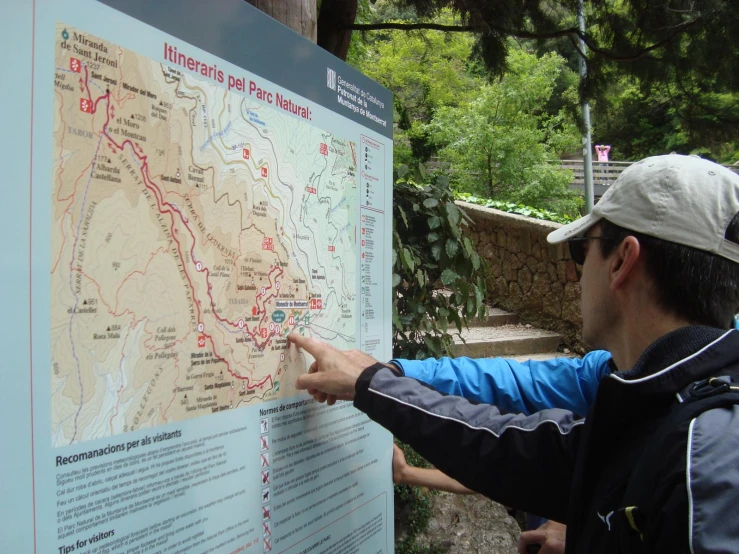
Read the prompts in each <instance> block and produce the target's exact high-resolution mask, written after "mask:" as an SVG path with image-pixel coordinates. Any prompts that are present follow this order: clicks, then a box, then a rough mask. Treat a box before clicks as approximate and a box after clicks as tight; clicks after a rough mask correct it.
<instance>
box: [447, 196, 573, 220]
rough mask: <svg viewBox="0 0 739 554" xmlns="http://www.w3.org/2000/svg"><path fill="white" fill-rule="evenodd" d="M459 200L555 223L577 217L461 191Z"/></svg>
mask: <svg viewBox="0 0 739 554" xmlns="http://www.w3.org/2000/svg"><path fill="white" fill-rule="evenodd" d="M455 197H456V198H457V199H458V200H463V201H465V202H469V203H470V204H478V205H480V206H485V207H486V208H495V209H496V210H500V211H503V212H508V213H511V214H518V215H523V216H526V217H533V218H535V219H544V220H546V221H554V222H555V223H564V224H567V223H571V222H573V221H575V219H576V218H573V217H570V216H569V215H562V214H559V213H556V212H552V211H549V210H541V209H539V208H533V207H531V206H526V205H525V204H514V203H513V202H503V201H501V200H490V199H489V198H480V197H478V196H475V195H473V194H467V193H464V192H460V193H457V194H455Z"/></svg>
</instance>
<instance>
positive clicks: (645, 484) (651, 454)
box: [614, 377, 739, 540]
mask: <svg viewBox="0 0 739 554" xmlns="http://www.w3.org/2000/svg"><path fill="white" fill-rule="evenodd" d="M678 396H679V398H680V399H681V402H680V403H676V404H675V405H674V406H673V407H672V409H671V411H670V413H669V414H668V415H667V417H666V418H665V419H664V420H663V421H662V423H661V424H660V425H659V426H658V427H657V429H656V431H655V432H654V433H653V434H652V435H651V436H650V440H649V442H648V443H647V445H646V447H645V448H644V450H643V452H642V454H641V455H640V456H639V459H638V461H637V464H636V466H635V467H634V471H633V472H632V474H631V477H630V478H629V485H628V488H627V490H626V494H625V495H624V498H625V499H626V501H627V503H629V504H631V505H629V506H625V507H623V508H621V509H619V510H616V511H615V512H614V517H618V518H622V519H623V520H624V522H625V524H626V526H627V527H628V528H630V529H632V530H633V531H634V532H635V533H637V534H638V535H639V538H640V539H641V540H644V535H643V534H644V530H645V529H646V523H647V514H649V513H651V512H652V502H653V500H654V492H655V485H656V483H658V482H659V474H660V472H661V469H662V468H661V466H660V464H659V463H657V460H660V459H661V458H662V456H663V455H664V452H666V451H667V450H668V446H669V445H670V444H671V442H672V441H674V440H675V433H676V432H677V431H678V430H679V429H680V428H681V427H682V426H683V425H684V424H685V423H689V422H690V421H692V420H693V419H695V418H696V417H698V416H699V415H701V414H702V413H704V412H707V411H709V410H713V409H716V408H722V407H725V406H732V405H735V404H736V405H739V384H738V383H735V382H732V381H731V379H730V378H727V377H711V378H709V379H703V380H701V381H697V382H695V383H692V384H691V385H689V386H688V387H686V388H685V389H684V390H683V391H682V392H681V393H680V394H679V395H678Z"/></svg>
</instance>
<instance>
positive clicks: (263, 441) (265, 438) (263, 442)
mask: <svg viewBox="0 0 739 554" xmlns="http://www.w3.org/2000/svg"><path fill="white" fill-rule="evenodd" d="M259 442H260V445H259V447H260V450H261V451H262V452H266V451H267V450H269V435H262V436H261V437H259Z"/></svg>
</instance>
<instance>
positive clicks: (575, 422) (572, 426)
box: [368, 388, 585, 438]
mask: <svg viewBox="0 0 739 554" xmlns="http://www.w3.org/2000/svg"><path fill="white" fill-rule="evenodd" d="M368 390H369V392H371V393H373V394H376V395H378V396H382V397H384V398H387V399H389V400H392V401H394V402H397V403H399V404H403V405H404V406H408V407H409V408H414V409H416V410H418V411H421V412H423V413H425V414H428V415H430V416H432V417H437V418H439V419H444V420H447V421H454V422H456V423H459V424H461V425H464V426H465V427H468V428H469V429H472V430H473V431H486V432H488V433H490V434H491V435H493V436H494V437H495V438H500V435H502V434H503V433H504V432H505V431H507V430H508V429H517V430H519V431H523V432H530V431H535V430H536V429H538V428H539V426H541V425H543V424H544V423H552V424H554V425H555V426H556V427H557V430H558V431H559V433H560V435H568V434H569V433H570V431H572V430H573V429H574V428H575V427H577V426H579V425H582V424H584V423H585V420H584V419H579V420H576V421H573V422H572V425H571V426H570V429H569V430H567V431H565V430H563V429H562V427H560V426H559V423H558V422H557V421H555V420H553V419H545V420H543V421H540V422H539V423H537V424H536V426H535V427H532V428H531V429H525V428H523V427H518V426H516V425H505V426H504V427H503V429H502V430H501V431H500V434H498V433H496V432H495V431H493V430H492V429H489V428H487V427H476V426H474V425H470V424H469V423H467V422H466V421H462V420H461V419H457V418H454V417H449V416H443V415H441V414H436V413H434V412H430V411H428V410H425V409H423V408H421V407H420V406H416V405H415V404H411V403H409V402H404V401H403V400H400V399H399V398H395V397H394V396H390V395H388V394H385V393H382V392H380V391H377V390H374V389H372V388H370V389H368ZM573 416H574V414H573Z"/></svg>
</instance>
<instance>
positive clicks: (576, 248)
mask: <svg viewBox="0 0 739 554" xmlns="http://www.w3.org/2000/svg"><path fill="white" fill-rule="evenodd" d="M583 242H584V241H581V240H571V241H569V242H568V243H567V245H568V246H569V247H570V256H571V257H572V259H573V260H574V261H575V263H576V264H578V265H583V264H584V263H585V244H583Z"/></svg>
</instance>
